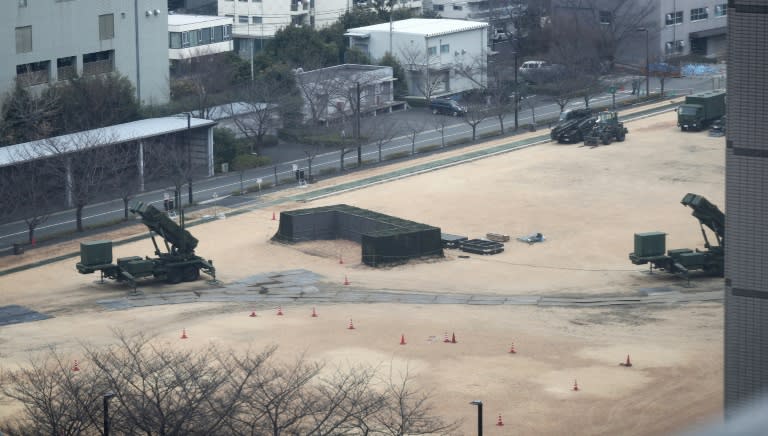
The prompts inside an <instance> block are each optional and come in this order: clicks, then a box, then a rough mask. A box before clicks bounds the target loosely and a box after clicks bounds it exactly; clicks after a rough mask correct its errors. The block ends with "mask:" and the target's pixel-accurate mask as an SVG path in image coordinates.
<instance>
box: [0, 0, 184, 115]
mask: <svg viewBox="0 0 768 436" xmlns="http://www.w3.org/2000/svg"><path fill="white" fill-rule="evenodd" d="M20 4H23V3H19V2H18V0H13V1H10V0H7V1H3V2H0V59H3V62H2V64H0V92H7V91H8V90H9V89H11V88H12V86H13V84H14V79H15V78H16V66H17V65H23V64H28V63H33V62H41V61H49V62H50V70H49V71H50V75H49V77H50V82H49V83H55V82H56V81H57V79H58V76H57V68H56V66H57V59H58V58H64V57H69V56H75V57H76V59H77V61H76V62H77V71H78V73H82V66H83V55H84V54H87V53H92V52H99V51H107V50H114V67H115V70H116V71H117V72H119V73H120V74H122V75H125V76H127V77H128V79H129V80H130V81H131V83H133V84H134V86H135V87H136V88H137V95H138V96H140V99H141V101H142V102H143V103H145V104H146V103H165V102H167V101H168V98H169V85H168V51H167V46H168V44H167V41H168V21H167V2H166V1H164V0H133V1H130V0H123V1H120V0H63V1H55V0H49V1H33V0H28V1H27V2H26V5H27V6H26V7H20V6H19V5H20ZM155 10H156V11H157V15H155V12H154V11H155ZM148 11H149V12H150V13H149V15H147V12H148ZM136 12H138V16H137V13H136ZM102 14H113V16H114V37H113V38H111V39H104V40H102V39H100V38H99V15H102ZM137 24H138V28H137ZM24 26H32V51H30V52H27V53H16V36H15V29H16V28H17V27H24ZM137 40H138V51H139V56H138V57H137V55H136V54H137V52H136V51H137V48H136V47H137V45H136V42H137ZM42 86H46V85H35V86H34V88H37V89H40V88H41V87H42Z"/></svg>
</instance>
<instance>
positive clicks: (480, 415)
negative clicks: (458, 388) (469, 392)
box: [469, 400, 483, 436]
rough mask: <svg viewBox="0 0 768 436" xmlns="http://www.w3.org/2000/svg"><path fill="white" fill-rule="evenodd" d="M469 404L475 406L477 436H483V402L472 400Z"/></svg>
mask: <svg viewBox="0 0 768 436" xmlns="http://www.w3.org/2000/svg"><path fill="white" fill-rule="evenodd" d="M469 404H471V405H473V406H477V436H483V402H482V401H480V400H474V401H470V402H469Z"/></svg>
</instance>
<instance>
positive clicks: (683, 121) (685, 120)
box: [677, 104, 704, 130]
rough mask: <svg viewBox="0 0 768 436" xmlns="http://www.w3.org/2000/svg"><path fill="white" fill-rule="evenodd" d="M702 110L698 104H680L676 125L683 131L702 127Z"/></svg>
mask: <svg viewBox="0 0 768 436" xmlns="http://www.w3.org/2000/svg"><path fill="white" fill-rule="evenodd" d="M703 119H704V108H703V107H702V106H701V105H700V104H681V105H680V106H679V107H678V108H677V125H678V126H680V128H681V129H683V130H689V129H691V130H700V129H701V128H702V127H703Z"/></svg>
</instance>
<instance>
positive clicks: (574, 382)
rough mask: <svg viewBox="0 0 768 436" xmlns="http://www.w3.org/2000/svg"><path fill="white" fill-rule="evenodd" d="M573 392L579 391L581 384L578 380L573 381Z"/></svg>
mask: <svg viewBox="0 0 768 436" xmlns="http://www.w3.org/2000/svg"><path fill="white" fill-rule="evenodd" d="M573 390H574V391H578V390H579V384H578V383H577V382H576V379H573Z"/></svg>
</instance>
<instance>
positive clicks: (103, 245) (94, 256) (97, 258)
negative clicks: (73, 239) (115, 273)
mask: <svg viewBox="0 0 768 436" xmlns="http://www.w3.org/2000/svg"><path fill="white" fill-rule="evenodd" d="M80 263H82V264H83V265H87V266H93V265H106V264H109V263H112V241H89V242H81V243H80Z"/></svg>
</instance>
